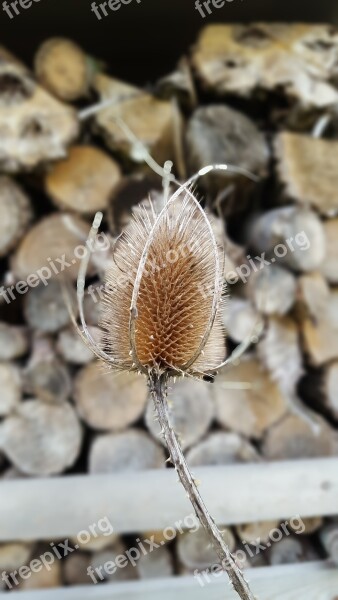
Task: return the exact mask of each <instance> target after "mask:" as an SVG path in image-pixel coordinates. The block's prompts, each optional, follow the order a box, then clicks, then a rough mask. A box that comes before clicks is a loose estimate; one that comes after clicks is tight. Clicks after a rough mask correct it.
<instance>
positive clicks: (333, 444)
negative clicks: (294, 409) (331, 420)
mask: <svg viewBox="0 0 338 600" xmlns="http://www.w3.org/2000/svg"><path fill="white" fill-rule="evenodd" d="M313 421H314V422H315V423H316V426H317V427H316V429H314V427H313V425H311V423H309V422H308V421H307V420H305V419H304V418H302V417H300V416H298V415H295V414H293V415H287V416H286V417H285V418H284V419H282V420H281V421H279V422H278V423H276V424H275V425H273V426H272V427H270V429H269V430H268V431H267V433H266V435H265V438H264V440H263V445H262V452H263V455H264V456H265V458H267V459H268V460H294V459H298V458H316V457H324V456H337V455H338V434H337V432H336V431H335V430H334V429H333V428H332V427H330V425H329V424H328V423H327V422H326V421H325V420H324V419H323V418H322V417H320V416H319V415H318V414H315V413H313Z"/></svg>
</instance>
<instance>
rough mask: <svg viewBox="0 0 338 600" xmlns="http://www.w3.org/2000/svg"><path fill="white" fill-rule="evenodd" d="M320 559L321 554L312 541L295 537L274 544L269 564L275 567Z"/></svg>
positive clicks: (285, 538)
mask: <svg viewBox="0 0 338 600" xmlns="http://www.w3.org/2000/svg"><path fill="white" fill-rule="evenodd" d="M319 559H320V556H319V553H318V552H317V551H316V549H315V547H314V546H313V545H312V544H311V542H310V541H308V540H305V539H304V538H299V537H298V538H296V537H293V536H292V537H291V536H290V537H284V538H282V539H281V540H280V541H279V542H278V543H276V544H272V545H271V548H270V551H269V562H270V564H271V565H273V566H276V565H286V564H291V563H300V562H305V561H316V560H319Z"/></svg>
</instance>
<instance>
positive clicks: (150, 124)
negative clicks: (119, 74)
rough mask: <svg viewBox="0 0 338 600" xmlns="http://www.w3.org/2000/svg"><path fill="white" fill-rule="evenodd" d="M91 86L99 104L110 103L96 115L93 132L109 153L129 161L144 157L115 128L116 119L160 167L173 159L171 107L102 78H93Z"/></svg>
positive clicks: (169, 104) (124, 85)
mask: <svg viewBox="0 0 338 600" xmlns="http://www.w3.org/2000/svg"><path fill="white" fill-rule="evenodd" d="M93 85H94V89H95V91H96V92H97V93H98V95H99V97H100V99H101V100H103V101H105V100H107V99H108V98H109V99H111V100H112V104H111V106H109V107H107V108H105V109H103V110H101V111H100V112H98V113H97V115H96V116H95V118H94V121H95V130H97V131H98V133H100V134H101V135H102V136H103V138H104V140H105V142H106V144H107V146H108V147H109V148H110V149H111V150H113V151H114V152H118V153H119V154H121V155H122V156H124V157H125V158H128V159H129V160H132V161H135V162H144V157H143V154H142V153H141V154H140V153H139V151H138V149H137V147H135V144H131V143H130V140H129V138H128V137H127V136H126V134H125V133H124V131H122V130H121V129H120V127H118V125H117V124H116V119H118V118H119V119H122V120H123V121H124V122H125V123H126V124H127V125H128V127H129V129H130V130H131V131H132V132H133V134H134V135H135V136H136V138H137V139H138V140H139V141H141V142H142V144H143V145H144V146H145V147H146V148H147V150H148V151H149V153H150V154H151V156H152V157H153V158H154V159H155V160H156V161H157V162H159V164H164V162H165V161H166V160H169V159H173V158H174V152H173V133H174V118H175V110H174V107H173V104H172V103H170V102H167V101H164V100H159V99H157V98H155V97H154V96H152V95H151V94H149V93H148V92H145V91H143V90H142V89H140V88H136V87H134V86H131V85H129V84H126V83H124V82H122V81H119V80H117V79H113V78H111V77H107V76H106V75H102V74H99V75H97V76H96V77H95V80H94V84H93Z"/></svg>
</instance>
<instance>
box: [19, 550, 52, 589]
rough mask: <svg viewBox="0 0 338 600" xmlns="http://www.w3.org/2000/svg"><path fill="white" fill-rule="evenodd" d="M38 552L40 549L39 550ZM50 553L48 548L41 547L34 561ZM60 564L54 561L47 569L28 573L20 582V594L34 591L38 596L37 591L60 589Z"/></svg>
mask: <svg viewBox="0 0 338 600" xmlns="http://www.w3.org/2000/svg"><path fill="white" fill-rule="evenodd" d="M39 551H40V549H39ZM44 551H45V552H50V547H49V546H42V547H41V553H40V554H38V555H37V556H36V557H34V558H36V559H38V560H39V557H40V556H41V555H42V554H43V552H44ZM61 568H62V567H61V563H60V561H59V560H55V561H54V562H53V563H52V564H51V565H50V566H49V568H48V569H45V568H42V569H41V570H40V571H37V572H36V571H30V573H29V577H28V578H27V579H23V580H21V581H20V578H19V581H20V583H19V585H18V588H17V589H18V590H20V591H21V592H22V591H24V590H34V592H33V593H35V594H38V593H39V592H38V591H37V590H48V589H51V588H61V586H62V584H63V581H62V570H61ZM35 590H36V591H35ZM47 593H48V592H47Z"/></svg>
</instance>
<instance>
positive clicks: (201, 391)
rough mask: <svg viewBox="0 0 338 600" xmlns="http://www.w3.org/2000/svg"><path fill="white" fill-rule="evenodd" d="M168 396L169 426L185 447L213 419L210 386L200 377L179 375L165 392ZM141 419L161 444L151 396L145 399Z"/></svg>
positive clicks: (203, 433) (204, 430) (201, 433)
mask: <svg viewBox="0 0 338 600" xmlns="http://www.w3.org/2000/svg"><path fill="white" fill-rule="evenodd" d="M169 399H170V401H171V419H172V424H173V427H174V429H175V431H176V432H177V434H178V435H179V437H180V441H181V444H182V447H183V449H186V448H189V447H190V446H192V445H193V444H196V442H198V441H199V440H200V439H201V438H202V437H203V436H204V435H205V434H206V433H207V431H208V429H209V427H210V425H211V423H212V421H213V419H214V416H215V405H214V400H213V398H212V395H211V386H210V384H208V383H205V382H203V381H194V380H188V379H181V380H178V381H177V382H176V384H175V386H174V387H173V389H172V391H170V392H169ZM145 422H146V425H147V427H148V429H149V431H150V432H151V434H152V435H153V436H154V438H156V439H157V440H158V441H160V442H161V443H162V444H164V440H163V438H162V436H161V431H160V426H159V423H158V421H156V420H155V412H154V408H153V404H152V401H151V400H149V402H148V406H147V410H146V413H145Z"/></svg>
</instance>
